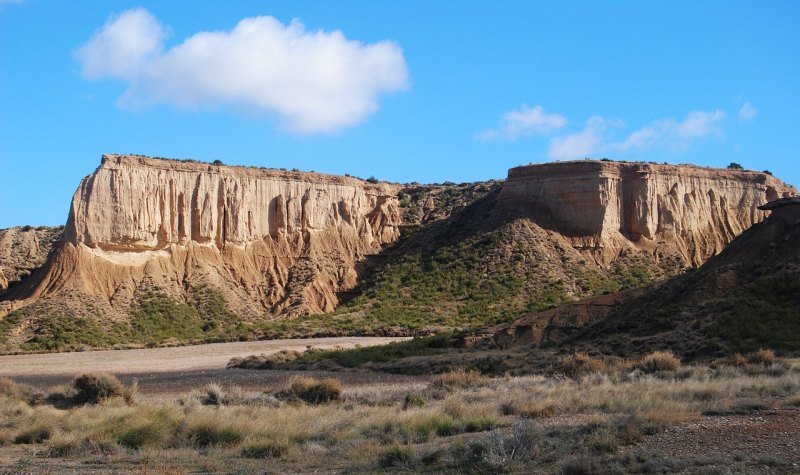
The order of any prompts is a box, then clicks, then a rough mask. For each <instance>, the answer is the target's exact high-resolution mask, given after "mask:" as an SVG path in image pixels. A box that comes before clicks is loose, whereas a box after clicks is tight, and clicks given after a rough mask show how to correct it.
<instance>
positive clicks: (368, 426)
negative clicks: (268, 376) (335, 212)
mask: <svg viewBox="0 0 800 475" xmlns="http://www.w3.org/2000/svg"><path fill="white" fill-rule="evenodd" d="M561 368H562V369H563V371H562V372H561V373H558V374H554V375H552V376H547V377H545V376H520V377H495V378H489V377H485V376H481V375H479V374H477V373H470V372H455V373H445V374H441V375H438V376H435V377H433V378H431V379H429V380H427V381H420V380H418V381H402V382H394V383H393V382H382V383H375V384H361V385H357V386H352V387H350V386H348V385H346V384H342V383H341V382H340V381H339V380H336V379H330V378H329V379H315V378H313V377H310V376H298V377H295V378H293V379H291V380H290V381H288V382H287V383H286V384H285V385H284V386H283V387H280V388H275V389H269V390H266V391H252V390H245V389H241V388H237V387H230V386H227V387H226V386H224V385H218V384H213V383H212V384H208V385H205V386H204V387H198V388H196V389H195V390H192V391H189V392H186V393H185V394H182V395H180V396H178V397H175V398H172V399H169V398H167V399H160V400H154V399H150V398H140V397H137V394H136V388H135V387H133V386H131V385H127V386H126V385H124V384H122V383H120V382H119V381H117V380H116V379H115V378H113V377H111V376H103V375H98V376H97V377H93V376H92V375H90V376H89V377H84V378H82V379H79V380H76V381H75V382H74V383H72V384H69V385H62V386H59V387H54V388H50V389H48V390H45V391H39V390H36V389H33V388H31V387H28V386H25V385H21V384H18V383H15V382H14V381H12V380H10V379H3V380H0V473H130V472H133V473H175V474H183V473H236V474H247V473H312V472H313V473H342V472H344V473H375V472H430V473H434V472H435V473H441V472H445V473H502V472H505V473H531V472H533V473H563V474H583V473H586V474H589V473H793V472H797V471H798V470H800V465H799V464H800V440H798V437H800V435H798V434H800V365H798V362H796V361H794V362H793V361H785V360H780V359H777V358H774V357H773V355H771V353H769V352H766V353H762V354H753V355H748V356H739V357H735V358H734V357H731V358H728V359H725V360H721V361H717V362H715V363H713V364H711V365H708V366H682V365H681V364H680V362H678V361H677V360H675V359H674V358H671V355H669V354H664V353H660V354H654V355H651V356H649V357H646V358H643V359H639V360H636V361H619V360H615V361H614V362H613V363H609V362H605V361H599V360H594V359H593V358H591V357H588V356H586V355H575V356H573V357H568V358H564V360H563V361H562V362H561ZM566 374H569V376H567V375H566Z"/></svg>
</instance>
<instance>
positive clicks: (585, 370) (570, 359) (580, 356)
mask: <svg viewBox="0 0 800 475" xmlns="http://www.w3.org/2000/svg"><path fill="white" fill-rule="evenodd" d="M607 370H608V366H607V365H606V363H605V362H604V361H603V360H601V359H599V358H594V357H592V356H589V355H588V354H586V353H575V354H572V355H567V356H563V357H561V358H559V360H558V362H557V363H556V368H555V372H557V373H562V374H564V375H565V376H567V377H570V378H578V377H581V376H584V375H587V374H593V373H601V372H605V371H607Z"/></svg>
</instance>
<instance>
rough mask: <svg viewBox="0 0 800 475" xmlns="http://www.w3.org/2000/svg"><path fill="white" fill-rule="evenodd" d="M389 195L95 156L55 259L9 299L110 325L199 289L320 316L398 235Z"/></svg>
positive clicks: (375, 188) (290, 176)
mask: <svg viewBox="0 0 800 475" xmlns="http://www.w3.org/2000/svg"><path fill="white" fill-rule="evenodd" d="M398 190H399V187H397V186H394V185H389V184H385V183H379V184H372V183H368V182H366V181H363V180H359V179H356V178H349V177H339V176H330V175H322V174H317V173H301V172H288V171H281V170H272V169H257V168H245V167H232V166H223V165H213V164H207V163H198V162H181V161H174V160H161V159H154V158H147V157H142V156H126V155H105V156H103V160H102V164H101V165H100V167H99V168H98V169H97V170H96V171H95V172H94V173H93V174H91V175H89V176H88V177H86V178H85V179H84V180H83V181H82V182H81V184H80V186H79V187H78V190H77V191H76V193H75V195H74V197H73V200H72V207H71V210H70V214H69V219H68V222H67V226H66V229H65V231H64V238H63V240H62V242H61V244H60V245H59V247H58V249H57V250H56V252H55V255H54V256H53V257H52V259H50V261H48V263H47V265H46V266H45V267H44V268H42V269H41V270H40V271H39V272H38V273H37V274H38V275H36V276H34V278H32V279H29V281H28V282H26V285H24V286H22V288H20V289H18V290H16V291H15V292H14V295H13V297H16V298H20V299H25V300H27V301H32V300H40V299H46V298H47V299H67V300H69V301H70V302H71V303H73V304H77V301H84V302H91V304H92V306H93V307H95V308H94V309H93V311H95V312H96V311H99V312H101V313H104V314H109V315H112V316H117V317H120V318H122V317H123V316H124V314H126V313H127V312H128V311H129V310H130V307H131V306H132V305H133V304H134V303H135V301H136V297H137V294H140V293H142V292H149V291H152V290H158V291H163V292H166V294H167V295H169V296H170V297H173V298H175V299H177V300H179V301H181V300H184V299H186V297H187V294H188V293H190V292H191V290H192V289H194V288H197V287H206V286H207V287H211V288H213V289H215V290H217V291H218V292H220V294H221V295H222V297H223V298H224V299H225V301H226V302H227V304H228V305H229V306H230V308H231V310H233V311H234V312H236V313H238V314H239V315H242V316H244V317H250V318H255V317H259V316H263V315H264V314H265V313H266V314H270V315H280V314H287V315H295V314H301V313H316V312H324V311H330V310H333V309H334V308H335V306H336V304H337V302H338V301H337V297H336V292H337V291H339V290H342V289H347V288H349V287H351V286H353V285H354V284H355V282H356V279H357V277H358V273H357V263H358V262H359V261H360V260H362V259H363V258H364V257H365V256H366V255H368V254H372V253H376V252H378V251H379V250H380V249H381V246H382V245H384V244H386V243H388V242H392V241H394V240H395V239H397V237H398V236H399V228H398V226H399V224H400V210H399V207H398V203H397V198H396V195H397V191H398ZM82 310H84V311H85V310H86V309H85V305H84V308H83V309H82Z"/></svg>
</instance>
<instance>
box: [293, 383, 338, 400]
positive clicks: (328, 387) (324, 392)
mask: <svg viewBox="0 0 800 475" xmlns="http://www.w3.org/2000/svg"><path fill="white" fill-rule="evenodd" d="M289 387H290V390H291V392H292V394H294V395H295V396H297V397H298V398H299V399H301V400H303V401H305V402H307V403H308V404H325V403H328V402H331V401H339V400H341V399H342V391H343V387H342V383H341V382H340V381H339V380H338V379H333V378H326V379H323V380H319V379H316V378H310V377H305V376H299V377H295V378H294V379H292V381H291V383H290V386H289Z"/></svg>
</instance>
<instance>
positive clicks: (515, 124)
mask: <svg viewBox="0 0 800 475" xmlns="http://www.w3.org/2000/svg"><path fill="white" fill-rule="evenodd" d="M566 124H567V119H565V118H564V116H562V115H560V114H548V113H546V112H545V111H544V108H543V107H542V106H535V107H534V108H532V109H531V108H530V107H528V105H527V104H523V105H522V107H520V108H519V109H515V110H512V111H509V112H506V113H505V114H503V116H502V117H501V119H500V125H499V126H498V127H497V128H494V129H488V130H484V131H483V132H480V133H478V134H477V135H476V137H477V139H478V140H484V141H485V140H497V139H500V140H516V139H518V138H520V137H524V136H527V135H533V134H548V133H551V132H554V131H556V130H558V129H560V128H562V127H564V126H565V125H566Z"/></svg>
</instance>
